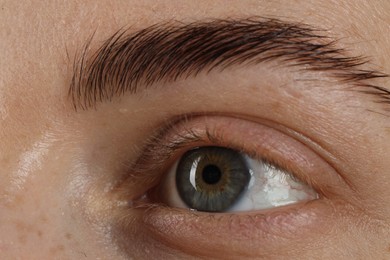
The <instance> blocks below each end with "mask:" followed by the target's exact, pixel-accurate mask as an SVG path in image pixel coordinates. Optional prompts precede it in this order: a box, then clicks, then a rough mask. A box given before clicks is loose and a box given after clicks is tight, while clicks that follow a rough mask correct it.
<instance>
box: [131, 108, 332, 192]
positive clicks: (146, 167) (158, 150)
mask: <svg viewBox="0 0 390 260" xmlns="http://www.w3.org/2000/svg"><path fill="white" fill-rule="evenodd" d="M198 117H202V115H183V116H181V117H178V118H177V119H176V120H173V121H170V123H167V124H165V125H164V126H163V127H162V128H160V129H161V130H160V131H158V132H157V133H156V134H154V135H152V137H151V138H149V139H148V140H147V141H146V142H145V144H144V148H143V150H142V152H141V156H140V157H139V158H138V159H137V160H136V161H135V163H134V164H133V165H132V166H131V167H130V170H129V171H130V172H131V173H132V175H133V176H138V175H142V176H143V177H142V178H144V177H149V178H148V179H149V180H150V183H152V182H153V183H154V182H156V181H157V180H158V179H159V178H160V177H161V176H157V174H155V171H156V170H157V169H158V170H159V171H167V170H168V169H169V167H171V164H172V163H173V161H174V159H175V158H173V156H174V155H175V156H180V154H182V153H184V152H186V151H188V150H189V149H194V148H197V147H200V146H221V147H225V148H229V149H233V150H236V151H239V152H241V153H243V154H246V155H247V156H249V157H251V158H253V159H255V160H260V161H262V162H264V163H265V164H267V165H269V166H270V167H272V168H274V169H277V170H281V171H283V172H286V174H287V175H288V176H290V177H291V178H292V179H293V180H296V181H299V182H301V183H304V184H305V185H308V186H311V187H313V186H317V185H314V183H313V181H312V180H310V181H309V180H308V179H305V178H302V176H301V175H302V174H299V175H300V176H301V177H298V176H297V173H296V169H295V168H294V167H292V166H290V165H289V164H288V163H283V162H281V161H280V160H279V161H278V160H275V159H274V158H273V156H272V155H270V154H267V152H264V151H263V153H262V154H259V151H257V150H254V149H253V148H250V147H247V145H246V146H241V145H237V144H232V143H231V141H226V140H228V138H226V137H225V136H223V135H222V133H221V131H218V130H217V129H211V128H209V127H208V126H206V128H205V129H204V133H203V134H198V133H196V132H195V131H193V130H192V129H190V128H188V127H184V128H183V127H180V126H178V125H183V124H184V125H186V123H187V122H188V121H190V120H192V119H195V120H196V118H198ZM202 127H205V125H203V124H202ZM179 128H180V130H179ZM167 133H169V136H170V137H168V140H169V141H166V140H163V139H164V137H166V135H167ZM180 150H181V153H180V154H179V153H177V152H178V151H180ZM167 161H168V162H167ZM163 167H165V168H163ZM317 192H319V194H321V195H324V194H326V192H324V191H323V190H317Z"/></svg>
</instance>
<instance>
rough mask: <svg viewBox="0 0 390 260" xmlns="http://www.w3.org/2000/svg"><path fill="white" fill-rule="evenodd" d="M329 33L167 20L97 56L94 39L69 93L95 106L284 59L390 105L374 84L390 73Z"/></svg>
mask: <svg viewBox="0 0 390 260" xmlns="http://www.w3.org/2000/svg"><path fill="white" fill-rule="evenodd" d="M324 33H325V31H321V30H318V29H315V28H313V27H311V26H308V25H305V24H302V23H292V22H284V21H281V20H277V19H269V18H262V17H252V18H246V19H229V20H210V21H199V22H194V23H190V24H183V23H178V22H177V23H175V22H172V23H163V24H156V25H153V26H150V27H147V28H145V29H143V30H140V31H138V32H136V33H132V34H128V33H127V31H118V32H117V33H116V34H114V35H113V36H112V37H111V38H109V39H108V40H107V41H106V42H105V43H104V44H103V45H102V46H101V48H99V50H98V51H97V52H96V53H94V54H92V55H90V53H89V52H88V50H87V49H88V48H89V46H90V45H89V44H90V43H91V42H88V44H87V46H86V49H85V50H84V51H83V52H82V55H81V57H76V59H75V65H74V75H73V79H72V81H71V86H70V89H69V94H70V96H71V97H72V101H73V104H74V106H75V108H76V109H77V108H84V109H87V108H89V107H91V106H95V105H96V103H97V102H101V101H105V100H111V99H112V98H113V97H114V96H116V95H122V94H123V93H125V92H131V93H135V92H137V91H140V90H141V89H142V88H145V87H147V86H150V85H152V84H154V83H156V82H158V81H174V80H176V79H178V78H180V77H187V76H190V75H196V74H197V73H199V72H201V71H203V70H206V71H210V70H212V69H214V68H216V67H220V68H226V67H229V66H232V65H236V64H242V63H260V62H265V61H268V60H275V59H276V60H279V61H280V62H282V64H285V65H287V66H291V65H293V66H298V67H301V66H305V69H308V70H316V71H327V72H329V73H328V74H329V75H330V76H333V77H335V78H337V79H338V80H339V82H341V83H343V82H352V83H353V84H354V85H357V86H359V87H363V88H362V89H361V90H362V91H363V92H367V93H369V94H374V95H375V96H376V97H379V98H380V100H384V101H387V102H388V99H389V97H390V91H389V90H387V89H386V88H382V87H380V86H375V85H373V84H372V83H370V82H369V81H367V80H370V79H373V78H378V77H386V76H387V75H386V74H384V73H381V72H379V71H374V70H368V69H364V64H365V63H366V59H364V58H362V57H356V56H348V55H346V51H345V50H343V49H341V48H339V47H337V46H336V42H335V41H333V40H331V39H329V38H328V37H326V36H324ZM91 41H92V38H91ZM226 42H229V43H230V44H228V45H227V44H226ZM179 50H180V51H179ZM167 57H169V58H167ZM307 65H309V66H307Z"/></svg>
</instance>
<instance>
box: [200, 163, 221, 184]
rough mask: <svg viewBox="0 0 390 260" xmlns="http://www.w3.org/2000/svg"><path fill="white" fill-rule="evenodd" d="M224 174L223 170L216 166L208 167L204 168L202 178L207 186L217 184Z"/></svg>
mask: <svg viewBox="0 0 390 260" xmlns="http://www.w3.org/2000/svg"><path fill="white" fill-rule="evenodd" d="M221 176H222V173H221V170H220V169H219V168H218V167H217V166H215V165H211V164H210V165H207V166H206V167H204V168H203V172H202V178H203V181H204V182H205V183H207V184H210V185H212V184H216V183H218V182H219V180H220V179H221Z"/></svg>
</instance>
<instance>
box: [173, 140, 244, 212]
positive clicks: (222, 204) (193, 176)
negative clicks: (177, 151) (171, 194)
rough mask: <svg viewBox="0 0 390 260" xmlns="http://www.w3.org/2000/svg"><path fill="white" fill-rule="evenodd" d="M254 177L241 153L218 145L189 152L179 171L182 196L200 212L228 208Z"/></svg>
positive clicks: (179, 191)
mask: <svg viewBox="0 0 390 260" xmlns="http://www.w3.org/2000/svg"><path fill="white" fill-rule="evenodd" d="M250 179H251V171H250V169H249V167H248V165H247V162H246V160H245V158H244V156H243V155H242V154H241V153H239V152H237V151H234V150H232V149H228V148H222V147H214V146H210V147H200V148H196V149H193V150H190V151H188V152H186V153H185V154H184V155H183V156H182V157H181V160H180V161H179V164H178V167H177V170H176V186H177V190H178V193H179V196H180V197H181V199H182V200H183V201H184V203H185V204H186V205H187V206H188V207H189V208H191V209H195V210H199V211H208V212H223V211H226V210H228V209H229V208H231V207H232V206H233V205H234V203H235V202H237V201H238V200H239V198H240V196H241V195H242V193H243V192H244V191H245V189H246V188H247V186H248V184H249V182H250Z"/></svg>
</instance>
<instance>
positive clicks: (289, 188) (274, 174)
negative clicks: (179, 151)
mask: <svg viewBox="0 0 390 260" xmlns="http://www.w3.org/2000/svg"><path fill="white" fill-rule="evenodd" d="M165 178H166V179H165V180H163V181H162V185H161V187H158V189H157V191H158V195H157V196H156V197H159V198H163V199H162V200H163V201H162V202H164V203H166V204H167V205H168V206H171V207H180V208H190V209H193V210H198V211H206V212H234V211H250V210H260V209H267V208H272V207H277V206H283V205H289V204H293V203H297V202H302V201H309V200H313V199H316V198H318V194H317V193H316V192H315V191H314V190H313V189H312V188H310V187H309V186H308V185H305V184H304V183H302V182H300V181H299V180H297V179H296V178H294V177H293V176H292V175H291V174H290V173H288V172H287V171H285V170H282V169H280V168H278V167H276V166H275V165H272V164H271V163H269V162H266V161H265V160H256V159H253V158H251V157H250V156H248V155H246V154H244V153H242V152H239V151H236V150H233V149H229V148H224V147H215V146H208V147H199V148H195V149H192V150H189V151H187V152H186V153H184V154H183V155H182V156H181V157H180V158H179V159H178V160H177V161H176V162H175V163H174V166H173V167H172V168H171V169H170V170H169V172H168V174H167V176H166V177H165Z"/></svg>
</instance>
